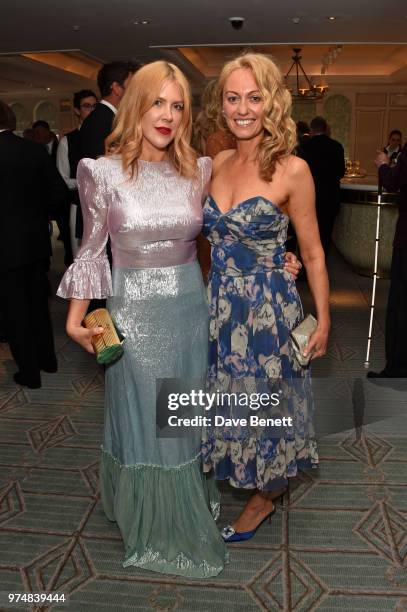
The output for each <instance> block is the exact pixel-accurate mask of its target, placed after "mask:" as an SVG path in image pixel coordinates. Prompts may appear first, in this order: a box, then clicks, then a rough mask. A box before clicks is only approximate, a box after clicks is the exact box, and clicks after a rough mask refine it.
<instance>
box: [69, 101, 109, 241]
mask: <svg viewBox="0 0 407 612" xmlns="http://www.w3.org/2000/svg"><path fill="white" fill-rule="evenodd" d="M113 119H114V112H113V111H112V110H111V109H110V108H109V107H108V106H106V104H101V103H100V102H99V104H97V105H96V108H95V110H94V111H93V112H92V113H90V115H88V116H87V117H86V119H85V121H84V122H83V123H82V125H81V129H80V131H79V138H80V152H81V155H80V157H81V159H83V158H84V157H90V158H91V159H97V158H98V157H100V156H101V155H104V154H105V140H106V138H107V137H108V136H109V134H110V132H111V131H112V125H113ZM82 234H83V218H82V209H81V207H80V206H79V207H78V212H77V215H76V227H75V236H76V237H77V238H82Z"/></svg>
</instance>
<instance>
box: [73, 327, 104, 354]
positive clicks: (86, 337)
mask: <svg viewBox="0 0 407 612" xmlns="http://www.w3.org/2000/svg"><path fill="white" fill-rule="evenodd" d="M103 332H104V328H103V327H91V328H90V329H88V328H87V327H83V325H67V326H66V333H67V334H68V336H69V337H70V338H72V340H74V341H75V342H77V343H78V344H80V345H81V346H82V347H83V348H84V349H85V350H86V351H88V353H92V354H93V355H94V354H95V351H94V349H93V346H92V342H91V339H92V338H93V336H99V335H100V334H103Z"/></svg>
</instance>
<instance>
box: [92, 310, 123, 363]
mask: <svg viewBox="0 0 407 612" xmlns="http://www.w3.org/2000/svg"><path fill="white" fill-rule="evenodd" d="M83 323H84V325H85V327H87V328H88V329H90V328H92V327H103V328H104V331H103V334H98V335H97V336H93V337H92V340H91V342H92V346H93V348H94V351H95V353H96V361H97V362H98V363H101V364H104V365H107V364H109V363H113V362H114V361H117V360H118V359H119V358H120V357H121V356H122V355H123V346H122V344H123V341H124V337H123V336H122V335H120V337H119V333H118V331H117V330H116V328H115V326H114V323H113V321H112V318H111V316H110V314H109V311H108V310H106V308H98V309H97V310H92V312H90V313H89V314H87V315H86V317H85V318H84V319H83Z"/></svg>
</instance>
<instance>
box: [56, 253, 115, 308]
mask: <svg viewBox="0 0 407 612" xmlns="http://www.w3.org/2000/svg"><path fill="white" fill-rule="evenodd" d="M112 294H113V291H112V275H111V272H110V266H109V260H108V259H107V257H103V258H102V257H101V258H100V259H76V260H75V261H74V263H73V264H72V265H70V266H69V268H68V270H67V271H66V272H65V274H64V276H63V278H62V281H61V284H60V285H59V287H58V291H57V295H59V297H62V298H66V299H69V298H77V299H78V300H93V299H96V300H98V299H99V300H100V299H104V298H107V297H109V296H110V295H112Z"/></svg>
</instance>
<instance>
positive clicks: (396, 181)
mask: <svg viewBox="0 0 407 612" xmlns="http://www.w3.org/2000/svg"><path fill="white" fill-rule="evenodd" d="M379 183H380V185H382V186H383V187H384V188H385V189H386V190H387V191H393V192H396V191H399V197H398V201H399V218H398V220H397V225H396V232H395V235H394V242H393V246H395V247H396V248H399V249H407V143H406V144H405V145H404V147H403V149H402V151H401V153H400V155H399V157H398V159H397V163H396V165H395V166H393V167H390V166H389V165H388V164H382V165H381V166H380V167H379Z"/></svg>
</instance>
